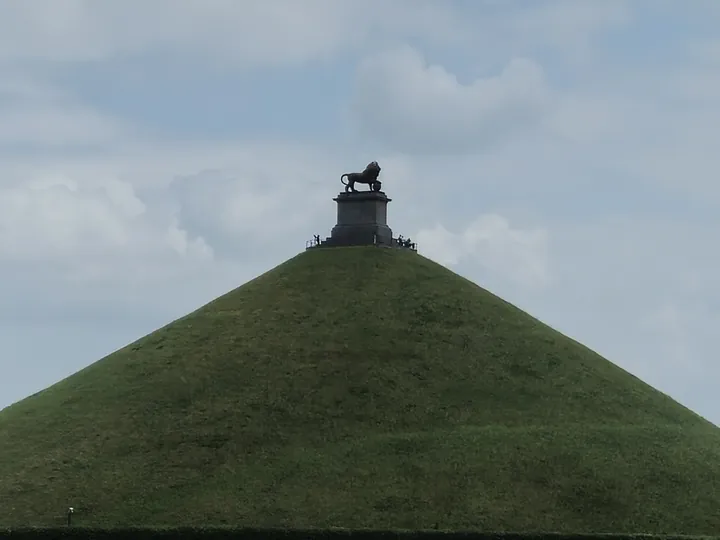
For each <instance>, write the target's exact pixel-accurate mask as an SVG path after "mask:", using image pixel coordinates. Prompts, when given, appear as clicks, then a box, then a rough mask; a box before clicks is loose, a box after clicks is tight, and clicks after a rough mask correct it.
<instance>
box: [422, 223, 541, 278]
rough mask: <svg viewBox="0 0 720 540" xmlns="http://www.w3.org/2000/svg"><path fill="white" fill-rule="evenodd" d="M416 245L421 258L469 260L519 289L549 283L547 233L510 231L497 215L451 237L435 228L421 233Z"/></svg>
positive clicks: (447, 262) (451, 261)
mask: <svg viewBox="0 0 720 540" xmlns="http://www.w3.org/2000/svg"><path fill="white" fill-rule="evenodd" d="M417 243H418V249H419V250H420V251H421V252H422V253H423V255H426V256H427V257H429V258H431V259H434V260H436V261H437V262H439V263H441V264H443V265H447V266H455V265H457V264H459V263H460V262H463V261H465V260H468V259H469V260H470V261H471V262H472V263H474V264H476V265H477V266H478V267H479V268H482V269H483V270H484V271H487V272H489V273H490V274H492V275H493V276H494V277H498V278H500V279H507V280H509V281H512V282H514V283H518V284H521V285H523V286H527V287H532V288H537V287H544V286H546V285H547V284H548V283H549V281H550V274H549V268H548V265H549V257H548V233H547V231H546V230H544V229H542V228H535V229H520V228H513V227H512V226H511V225H510V223H509V222H508V220H507V219H505V218H504V217H503V216H500V215H497V214H487V215H483V216H480V217H478V218H477V219H475V220H474V221H473V222H471V223H470V224H469V225H468V226H467V227H466V228H465V230H463V231H462V232H460V233H455V234H454V233H451V232H449V231H448V230H447V229H445V227H443V226H442V225H440V224H436V225H435V227H434V228H431V229H423V230H421V231H420V232H419V233H418V234H417Z"/></svg>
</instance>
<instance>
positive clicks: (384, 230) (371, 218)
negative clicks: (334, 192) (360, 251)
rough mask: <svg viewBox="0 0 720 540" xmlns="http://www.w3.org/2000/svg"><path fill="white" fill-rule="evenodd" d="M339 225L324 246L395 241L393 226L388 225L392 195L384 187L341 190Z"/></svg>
mask: <svg viewBox="0 0 720 540" xmlns="http://www.w3.org/2000/svg"><path fill="white" fill-rule="evenodd" d="M333 200H334V201H335V202H337V225H335V227H333V229H332V232H331V233H330V238H328V239H327V240H326V241H325V242H323V246H328V247H331V246H362V245H388V246H389V245H392V242H393V239H392V230H391V229H390V227H388V225H387V203H389V202H390V201H391V200H392V199H389V198H388V197H387V195H385V193H383V192H382V191H357V192H349V193H340V194H339V195H338V196H337V197H336V198H335V199H333Z"/></svg>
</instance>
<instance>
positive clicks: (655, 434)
mask: <svg viewBox="0 0 720 540" xmlns="http://www.w3.org/2000/svg"><path fill="white" fill-rule="evenodd" d="M718 485H720V430H718V429H717V428H716V427H715V426H713V425H712V424H710V423H709V422H707V421H706V420H704V419H702V418H701V417H699V416H698V415H696V414H694V413H693V412H691V411H689V410H688V409H686V408H684V407H683V406H681V405H679V404H678V403H676V402H674V401H673V400H671V399H670V398H669V397H667V396H666V395H664V394H662V393H660V392H658V391H656V390H654V389H653V388H652V387H650V386H648V385H647V384H645V383H643V382H642V381H640V380H638V379H637V378H635V377H633V376H632V375H630V374H628V373H627V372H625V371H624V370H622V369H620V368H619V367H617V366H615V365H614V364H612V363H610V362H609V361H607V360H605V359H603V358H602V357H600V356H598V355H597V354H595V353H593V352H592V351H590V350H588V349H587V348H585V347H583V346H582V345H580V344H579V343H577V342H575V341H573V340H571V339H569V338H567V337H565V336H563V335H562V334H560V333H558V332H556V331H554V330H553V329H551V328H549V327H548V326H546V325H544V324H542V323H541V322H539V321H537V320H536V319H534V318H532V317H531V316H529V315H528V314H526V313H524V312H522V311H521V310H519V309H517V308H516V307H514V306H512V305H510V304H508V303H507V302H505V301H503V300H502V299H500V298H498V297H496V296H494V295H493V294H491V293H489V292H487V291H485V290H483V289H482V288H480V287H478V286H476V285H474V284H473V283H471V282H469V281H467V280H465V279H463V278H461V277H459V276H457V275H456V274H454V273H452V272H450V271H449V270H447V269H445V268H443V267H442V266H439V265H437V264H435V263H433V262H431V261H428V260H427V259H425V258H423V257H421V256H419V255H417V254H414V253H411V252H404V251H398V250H388V249H380V248H372V247H369V248H342V249H340V248H338V249H326V250H323V249H318V250H311V251H308V252H305V253H302V254H300V255H298V256H297V257H295V258H293V259H291V260H289V261H287V262H286V263H284V264H282V265H280V266H278V267H276V268H275V269H273V270H271V271H270V272H268V273H266V274H264V275H262V276H260V277H258V278H256V279H255V280H253V281H251V282H249V283H247V284H245V285H243V286H242V287H240V288H238V289H236V290H234V291H232V292H230V293H228V294H226V295H224V296H222V297H220V298H218V299H216V300H214V301H212V302H210V303H209V304H207V305H205V306H203V307H202V308H200V309H198V310H197V311H195V312H193V313H191V314H189V315H187V316H185V317H183V318H181V319H179V320H177V321H174V322H173V323H171V324H169V325H168V326H166V327H164V328H161V329H160V330H157V331H156V332H153V333H152V334H150V335H148V336H146V337H144V338H142V339H140V340H138V341H137V342H135V343H132V344H130V345H128V346H127V347H125V348H123V349H121V350H119V351H116V352H115V353H113V354H111V355H109V356H107V357H106V358H104V359H102V360H100V361H99V362H97V363H95V364H93V365H91V366H89V367H88V368H86V369H84V370H82V371H80V372H78V373H76V374H75V375H73V376H71V377H69V378H67V379H65V380H64V381H62V382H60V383H58V384H56V385H54V386H52V387H50V388H48V389H46V390H44V391H43V392H40V393H38V394H36V395H34V396H31V397H29V398H27V399H25V400H23V401H21V402H20V403H17V404H15V405H13V406H11V407H9V408H7V409H5V410H3V411H2V412H1V413H0V525H55V524H60V523H62V521H63V519H64V512H65V509H66V508H67V507H69V506H73V507H74V508H75V509H76V513H75V516H74V522H75V523H77V524H78V525H94V526H119V525H123V526H141V525H172V526H190V525H238V526H260V527H333V526H339V527H370V528H375V529H378V528H413V529H415V528H434V527H439V528H443V529H455V530H457V529H483V530H515V531H517V530H556V531H573V532H583V531H587V532H656V533H684V534H710V533H716V532H717V530H718V529H719V527H720V491H719V490H718V489H717V487H718Z"/></svg>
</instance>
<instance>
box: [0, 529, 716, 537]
mask: <svg viewBox="0 0 720 540" xmlns="http://www.w3.org/2000/svg"><path fill="white" fill-rule="evenodd" d="M718 538H720V537H715V536H682V535H667V536H665V535H652V534H564V533H528V534H524V533H478V532H444V531H382V530H349V529H317V530H313V529H306V530H301V529H295V530H289V529H251V528H242V529H230V528H177V529H171V528H162V529H158V528H152V529H148V528H134V529H132V528H125V529H98V528H83V527H64V528H23V529H0V540H57V539H62V540H311V539H312V540H605V539H607V540H709V539H718Z"/></svg>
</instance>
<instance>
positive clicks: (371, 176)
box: [340, 161, 382, 193]
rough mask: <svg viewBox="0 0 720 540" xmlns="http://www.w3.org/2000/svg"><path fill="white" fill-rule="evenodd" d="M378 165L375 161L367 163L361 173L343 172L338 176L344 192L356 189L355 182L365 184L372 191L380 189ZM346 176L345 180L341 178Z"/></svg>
mask: <svg viewBox="0 0 720 540" xmlns="http://www.w3.org/2000/svg"><path fill="white" fill-rule="evenodd" d="M380 170H381V168H380V165H378V162H377V161H372V162H370V163H368V166H367V167H365V170H364V171H363V172H361V173H358V172H353V173H345V174H343V175H342V176H341V177H340V182H341V183H342V184H343V185H344V186H345V192H346V193H347V192H348V191H357V189H355V184H367V185H368V186H369V188H370V189H371V190H372V191H380V187H381V185H382V184H381V183H380V182H379V181H378V176H379V175H380ZM345 177H347V182H344V181H343V178H345Z"/></svg>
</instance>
